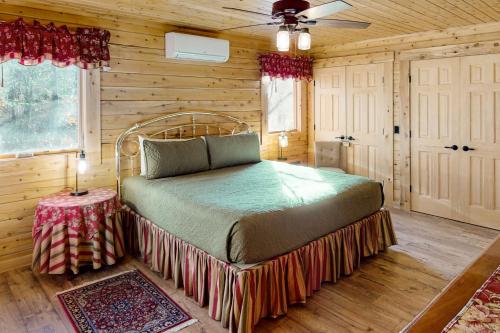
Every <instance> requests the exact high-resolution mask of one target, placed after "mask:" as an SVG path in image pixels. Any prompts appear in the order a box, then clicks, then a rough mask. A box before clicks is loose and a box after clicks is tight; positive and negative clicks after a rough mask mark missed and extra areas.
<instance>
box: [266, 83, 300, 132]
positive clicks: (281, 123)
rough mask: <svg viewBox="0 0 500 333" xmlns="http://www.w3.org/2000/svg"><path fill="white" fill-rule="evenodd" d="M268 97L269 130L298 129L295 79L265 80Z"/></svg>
mask: <svg viewBox="0 0 500 333" xmlns="http://www.w3.org/2000/svg"><path fill="white" fill-rule="evenodd" d="M263 83H264V84H265V87H266V95H267V128H268V131H269V132H280V131H291V130H295V129H297V112H296V105H295V84H296V82H295V80H294V79H285V80H283V79H273V80H270V79H269V78H268V77H266V78H264V79H263Z"/></svg>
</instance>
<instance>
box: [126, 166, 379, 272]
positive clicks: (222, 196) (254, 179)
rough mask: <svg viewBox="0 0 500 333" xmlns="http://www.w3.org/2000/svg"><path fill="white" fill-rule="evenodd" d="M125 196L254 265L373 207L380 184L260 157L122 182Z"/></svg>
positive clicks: (174, 230)
mask: <svg viewBox="0 0 500 333" xmlns="http://www.w3.org/2000/svg"><path fill="white" fill-rule="evenodd" d="M122 201H123V202H124V203H125V204H127V205H128V206H129V207H131V208H132V209H133V210H135V211H136V212H137V213H139V214H140V215H142V216H144V217H145V218H147V219H149V220H151V221H152V222H153V223H155V224H157V225H158V226H160V227H162V228H163V229H165V230H166V231H168V232H169V233H171V234H173V235H175V236H177V237H179V238H181V239H183V240H185V241H187V242H188V243H190V244H192V245H194V246H196V247H198V248H200V249H202V250H204V251H206V252H208V253H209V254H211V255H213V256H215V257H216V258H218V259H221V260H224V261H226V262H234V263H238V264H252V263H257V262H260V261H263V260H266V259H270V258H272V257H274V256H277V255H281V254H284V253H287V252H290V251H291V250H293V249H296V248H298V247H301V246H303V245H305V244H307V243H308V242H310V241H312V240H315V239H317V238H320V237H322V236H324V235H326V234H328V233H331V232H333V231H335V230H337V229H339V228H342V227H344V226H346V225H348V224H351V223H353V222H355V221H357V220H360V219H362V218H363V217H366V216H368V215H370V214H372V213H374V212H376V211H378V210H379V209H380V207H381V205H382V203H383V195H382V191H381V185H380V183H377V182H374V181H370V180H368V179H367V178H364V177H358V176H352V175H347V174H341V173H336V172H332V171H322V170H317V169H313V168H308V167H302V166H295V165H290V164H286V163H279V162H270V161H262V162H260V163H256V164H247V165H242V166H237V167H231V168H223V169H217V170H211V171H206V172H201V173H196V174H191V175H184V176H177V177H170V178H163V179H155V180H146V179H145V178H144V177H140V176H137V177H129V178H126V179H125V181H124V182H123V187H122Z"/></svg>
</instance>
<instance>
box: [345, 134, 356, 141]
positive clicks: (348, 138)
mask: <svg viewBox="0 0 500 333" xmlns="http://www.w3.org/2000/svg"><path fill="white" fill-rule="evenodd" d="M347 140H351V141H354V140H356V139H355V138H353V137H352V136H350V135H349V136H348V137H347Z"/></svg>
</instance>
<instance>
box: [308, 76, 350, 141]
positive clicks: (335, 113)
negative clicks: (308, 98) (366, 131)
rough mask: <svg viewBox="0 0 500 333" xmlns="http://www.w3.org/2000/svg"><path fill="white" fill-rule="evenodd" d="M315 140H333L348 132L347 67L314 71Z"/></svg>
mask: <svg viewBox="0 0 500 333" xmlns="http://www.w3.org/2000/svg"><path fill="white" fill-rule="evenodd" d="M314 79H315V86H314V115H315V116H314V117H315V127H316V129H315V140H316V141H332V140H334V139H335V138H336V137H340V136H342V135H345V133H346V108H345V67H333V68H323V69H320V70H317V71H315V72H314Z"/></svg>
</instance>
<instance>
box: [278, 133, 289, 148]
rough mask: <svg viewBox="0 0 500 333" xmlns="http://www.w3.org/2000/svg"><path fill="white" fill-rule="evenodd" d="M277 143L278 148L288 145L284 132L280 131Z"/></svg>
mask: <svg viewBox="0 0 500 333" xmlns="http://www.w3.org/2000/svg"><path fill="white" fill-rule="evenodd" d="M278 143H279V146H280V148H286V147H288V136H287V135H286V133H285V132H281V133H280V136H279V137H278Z"/></svg>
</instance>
